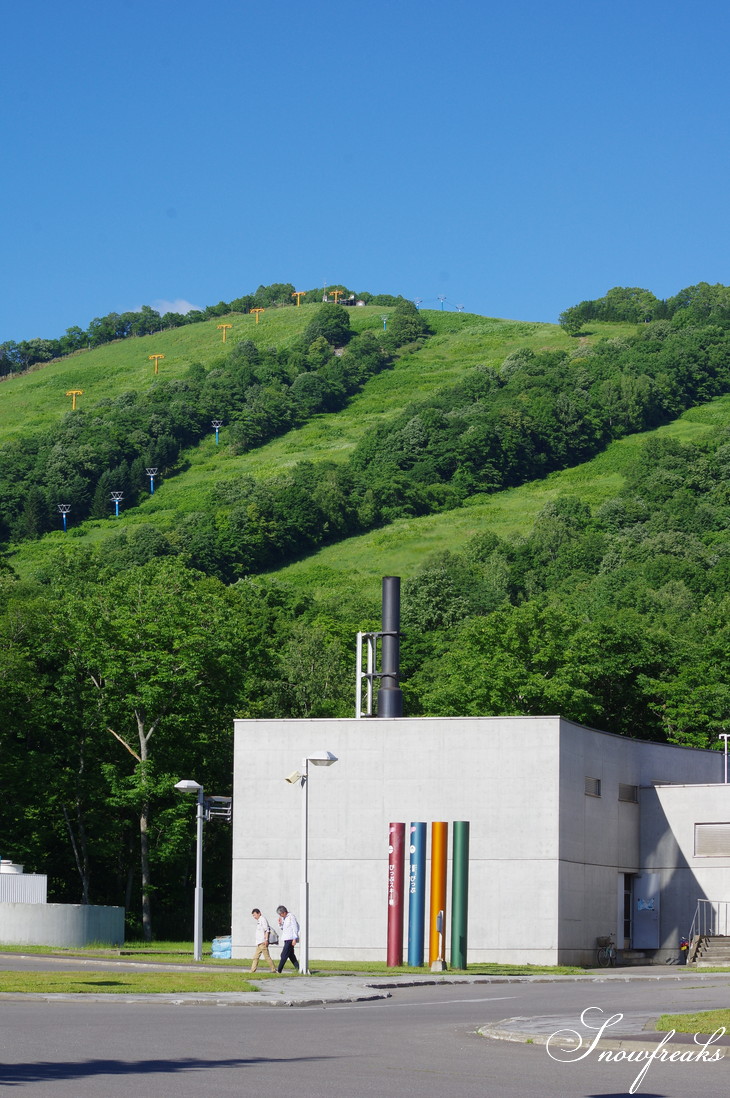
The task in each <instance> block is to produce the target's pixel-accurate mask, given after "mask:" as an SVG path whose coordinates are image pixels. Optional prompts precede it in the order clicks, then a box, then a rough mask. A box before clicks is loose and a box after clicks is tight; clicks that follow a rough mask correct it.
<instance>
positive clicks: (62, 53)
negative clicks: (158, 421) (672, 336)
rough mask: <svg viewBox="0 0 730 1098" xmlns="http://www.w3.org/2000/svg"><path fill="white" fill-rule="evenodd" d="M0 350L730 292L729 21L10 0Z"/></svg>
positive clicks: (665, 9)
mask: <svg viewBox="0 0 730 1098" xmlns="http://www.w3.org/2000/svg"><path fill="white" fill-rule="evenodd" d="M2 29H3V44H4V48H3V63H2V71H1V75H0V81H1V82H2V88H1V89H0V90H1V91H2V101H3V110H2V122H1V123H0V132H1V135H2V149H3V152H4V156H3V161H4V171H3V182H2V203H1V204H0V209H1V210H2V214H1V215H0V216H1V217H2V264H1V265H0V266H1V273H0V280H1V284H0V341H2V340H5V339H16V340H19V339H27V338H31V337H33V336H38V335H39V336H44V337H54V336H59V335H61V334H62V333H63V332H64V331H65V329H66V328H68V327H70V326H71V325H75V324H79V325H80V326H81V327H86V326H87V325H88V323H89V321H90V320H91V319H92V318H93V317H95V316H100V315H103V314H105V313H108V312H111V311H116V312H123V311H125V310H128V309H136V308H139V307H140V306H141V305H143V304H151V305H154V306H156V307H162V309H163V311H164V308H166V307H167V306H166V305H165V304H164V303H166V302H177V301H183V302H188V303H190V304H192V305H196V306H205V305H209V304H215V303H216V302H218V301H220V300H225V301H229V300H231V299H232V298H235V297H238V296H240V295H241V294H243V293H247V292H249V291H252V290H254V289H255V288H256V287H257V286H258V285H259V283H270V282H279V281H282V282H293V283H294V284H295V285H296V287H297V288H298V289H299V288H301V289H307V288H311V287H314V286H316V285H321V284H322V282H323V281H326V282H328V283H334V282H344V283H346V284H347V285H348V286H349V287H350V288H352V289H355V290H370V291H371V292H374V293H377V292H381V293H402V294H404V295H406V296H407V297H412V298H415V297H420V298H422V299H423V300H424V303H428V304H434V306H436V307H437V302H436V298H437V296H438V295H439V294H444V295H446V298H447V300H448V301H449V302H450V303H452V304H454V305H455V304H463V305H465V307H466V309H467V310H468V311H472V312H478V313H483V314H487V315H491V316H504V317H513V318H519V319H525V320H548V321H549V320H556V319H557V316H558V314H559V313H560V311H561V310H562V309H564V308H566V307H568V306H569V305H573V304H575V303H576V302H577V301H579V300H582V299H584V298H593V297H598V296H601V295H602V294H603V293H605V291H606V290H607V289H609V287H611V286H615V285H624V286H644V287H647V288H648V289H651V290H653V291H654V293H656V294H657V295H659V296H661V297H664V296H670V295H671V294H673V293H675V292H676V291H677V290H679V289H680V288H682V287H683V286H688V285H692V284H694V283H696V282H699V281H702V280H705V281H709V282H724V283H728V282H730V270H729V269H728V264H729V261H730V248H729V246H728V245H729V243H730V242H729V241H728V211H729V210H730V185H729V184H730V164H729V163H728V160H729V150H730V144H729V142H728V129H729V126H730V121H729V119H730V112H729V110H728V107H729V103H728V84H729V82H730V76H729V72H730V66H729V65H728V46H727V43H728V39H729V37H730V35H729V32H730V9H729V8H728V7H727V5H726V4H724V3H719V2H702V0H700V2H699V3H696V4H689V3H686V2H685V3H682V4H679V3H677V2H675V0H663V2H661V3H659V2H657V0H638V2H637V0H630V2H629V0H612V2H611V3H599V2H598V0H575V2H574V0H553V2H549V0H548V2H545V0H543V2H541V3H538V2H521V0H511V2H510V3H500V4H495V3H493V2H489V0H438V2H436V0H421V3H418V4H415V3H412V2H410V0H396V2H392V0H391V2H389V3H384V2H381V0H374V2H368V0H361V2H360V3H350V4H347V3H344V4H343V3H339V4H338V3H335V2H332V0H330V2H327V3H323V2H321V0H309V2H304V3H297V4H295V3H293V2H291V0H277V2H274V3H264V4H252V3H249V2H247V0H235V2H234V0H208V3H194V4H193V3H191V2H190V0H178V2H176V3H170V2H166V0H126V2H125V0H114V2H113V3H110V4H104V3H99V2H98V0H94V2H93V3H92V2H90V0H67V2H65V3H63V4H56V3H51V2H50V0H23V3H17V2H12V0H4V2H3V3H2Z"/></svg>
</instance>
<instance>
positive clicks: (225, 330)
mask: <svg viewBox="0 0 730 1098" xmlns="http://www.w3.org/2000/svg"><path fill="white" fill-rule="evenodd" d="M232 327H233V325H232V324H218V325H217V328H218V331H219V332H223V342H224V343H225V341H226V335H227V334H228V329H229V328H232Z"/></svg>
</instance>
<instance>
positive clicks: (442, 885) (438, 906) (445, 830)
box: [428, 822, 449, 965]
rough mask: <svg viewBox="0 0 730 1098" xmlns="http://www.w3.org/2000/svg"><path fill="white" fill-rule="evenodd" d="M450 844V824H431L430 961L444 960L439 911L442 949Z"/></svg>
mask: <svg viewBox="0 0 730 1098" xmlns="http://www.w3.org/2000/svg"><path fill="white" fill-rule="evenodd" d="M448 846H449V825H448V824H447V823H440V822H439V823H436V822H434V823H432V824H431V912H430V917H429V921H428V927H429V939H428V963H429V965H432V964H433V963H434V961H439V960H442V959H443V958H442V957H441V955H440V952H439V932H438V926H437V920H438V913H439V911H443V923H442V927H441V943H442V944H441V949H442V950H443V948H444V946H443V942H445V940H446V939H445V935H446V856H447V852H448Z"/></svg>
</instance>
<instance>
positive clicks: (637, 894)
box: [632, 873, 659, 949]
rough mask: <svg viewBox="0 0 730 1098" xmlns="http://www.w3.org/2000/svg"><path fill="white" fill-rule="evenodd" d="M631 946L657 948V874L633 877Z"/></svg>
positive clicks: (643, 874)
mask: <svg viewBox="0 0 730 1098" xmlns="http://www.w3.org/2000/svg"><path fill="white" fill-rule="evenodd" d="M633 891H634V896H633V904H632V908H633V920H632V936H633V941H632V945H633V947H634V949H658V948H659V874H658V873H639V874H637V876H636V877H634V889H633Z"/></svg>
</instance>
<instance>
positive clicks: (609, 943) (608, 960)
mask: <svg viewBox="0 0 730 1098" xmlns="http://www.w3.org/2000/svg"><path fill="white" fill-rule="evenodd" d="M596 945H597V946H598V949H597V950H596V960H597V961H598V964H599V965H600V966H601V968H608V966H609V965H615V964H616V943H615V942H614V940H613V935H612V934H606V935H605V936H604V937H603V938H596Z"/></svg>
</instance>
